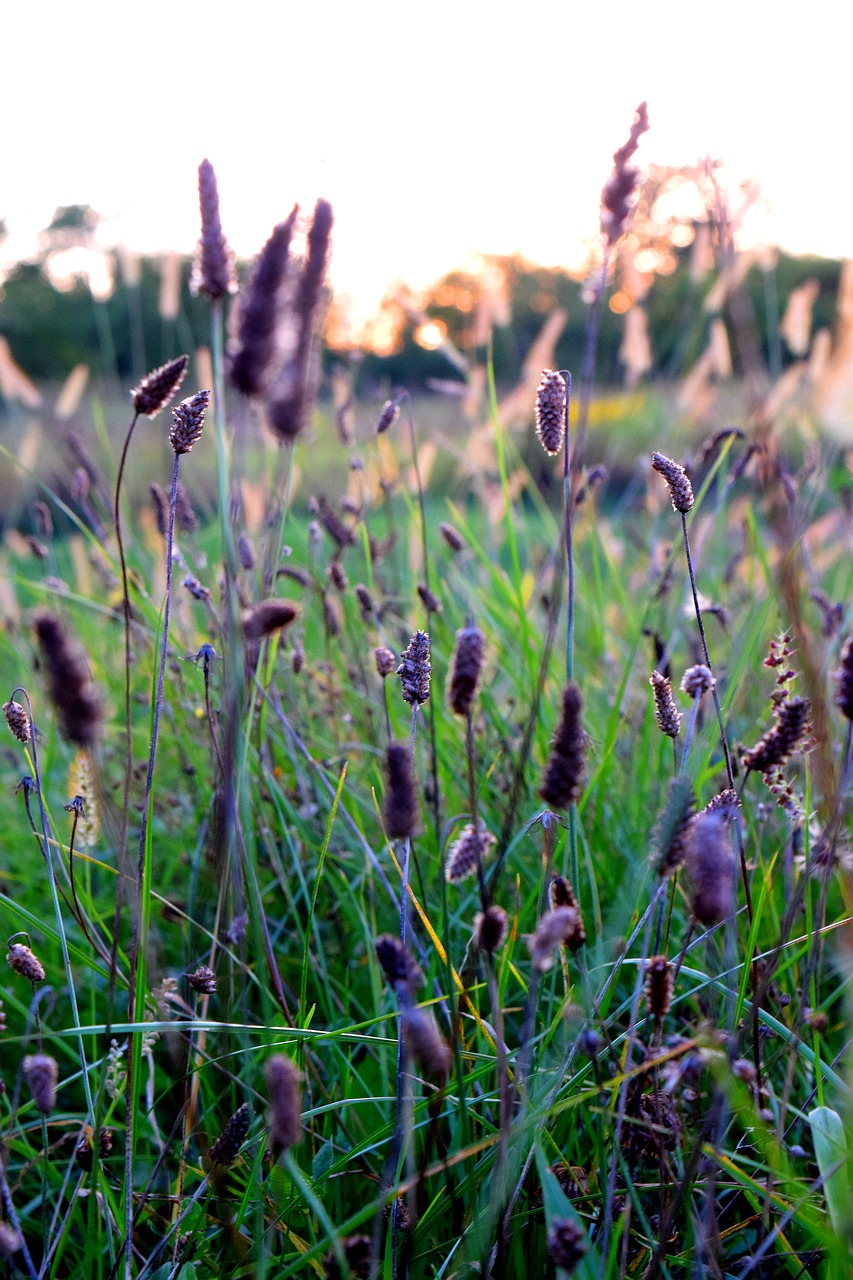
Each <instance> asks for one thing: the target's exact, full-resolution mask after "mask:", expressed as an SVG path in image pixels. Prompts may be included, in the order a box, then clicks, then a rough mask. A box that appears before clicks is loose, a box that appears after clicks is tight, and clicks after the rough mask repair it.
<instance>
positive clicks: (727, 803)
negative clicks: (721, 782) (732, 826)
mask: <svg viewBox="0 0 853 1280" xmlns="http://www.w3.org/2000/svg"><path fill="white" fill-rule="evenodd" d="M739 811H740V800H738V795H737V792H736V791H734V790H733V789H732V788H731V787H725V788H724V789H723V790H722V791H719V792H718V793H717V795H715V796H712V797H711V799H710V800H709V801H708V803H707V804H706V805H705V808H704V809H703V810H702V812H703V813H719V814H720V815H721V817H722V818H723V820H724V821H725V822H731V821H732V819H733V818H735V817H737V815H738V813H739Z"/></svg>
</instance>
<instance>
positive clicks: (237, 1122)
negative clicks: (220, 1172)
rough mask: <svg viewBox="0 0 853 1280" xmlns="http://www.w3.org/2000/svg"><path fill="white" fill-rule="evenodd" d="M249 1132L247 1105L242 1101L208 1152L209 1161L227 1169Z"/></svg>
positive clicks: (235, 1157)
mask: <svg viewBox="0 0 853 1280" xmlns="http://www.w3.org/2000/svg"><path fill="white" fill-rule="evenodd" d="M248 1132H249V1106H248V1103H246V1102H244V1103H243V1105H242V1107H238V1108H237V1110H236V1111H235V1112H234V1114H233V1116H232V1117H231V1119H230V1120H229V1121H228V1123H227V1124H226V1126H225V1128H224V1129H223V1130H222V1132H221V1133H220V1135H219V1137H218V1138H217V1139H216V1141H215V1142H214V1143H213V1145H212V1146H211V1148H210V1151H209V1152H208V1156H209V1158H210V1163H211V1164H212V1165H220V1166H221V1167H222V1168H223V1169H227V1168H228V1166H229V1165H230V1164H233V1163H234V1161H235V1160H236V1159H237V1153H238V1152H239V1150H240V1148H241V1147H242V1145H243V1143H244V1142H245V1140H246V1134H247V1133H248Z"/></svg>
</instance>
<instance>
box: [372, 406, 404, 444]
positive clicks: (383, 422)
mask: <svg viewBox="0 0 853 1280" xmlns="http://www.w3.org/2000/svg"><path fill="white" fill-rule="evenodd" d="M399 416H400V401H399V400H386V401H385V403H384V405H383V406H382V412H381V413H380V415H379V421H378V422H377V424H376V434H377V435H378V436H381V435H384V434H385V432H386V431H390V430H391V428H392V427H393V425H394V423H395V422H396V421H397V419H398V418H399Z"/></svg>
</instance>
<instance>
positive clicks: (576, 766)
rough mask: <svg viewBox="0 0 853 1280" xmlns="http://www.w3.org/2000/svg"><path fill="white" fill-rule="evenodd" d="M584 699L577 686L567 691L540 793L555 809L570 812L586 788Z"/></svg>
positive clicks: (565, 690)
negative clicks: (582, 723)
mask: <svg viewBox="0 0 853 1280" xmlns="http://www.w3.org/2000/svg"><path fill="white" fill-rule="evenodd" d="M582 710H583V699H582V697H581V691H580V689H579V688H578V687H577V685H576V684H572V683H569V684H567V685H566V686H565V688H564V689H563V711H562V715H561V717H560V722H559V724H558V725H557V729H556V732H555V734H554V737H553V739H552V742H551V754H550V755H549V757H548V763H547V765H546V767H545V776H544V778H543V781H542V786H541V787H540V788H539V794H540V796H541V797H542V799H543V800H544V801H545V803H546V804H548V805H550V806H551V807H552V808H553V809H568V808H569V806H570V805H571V804H573V803H574V802H575V801H577V799H578V798H579V796H580V794H581V789H582V787H583V777H584V757H585V755H586V734H585V732H584V730H583V727H582V726H581V711H582Z"/></svg>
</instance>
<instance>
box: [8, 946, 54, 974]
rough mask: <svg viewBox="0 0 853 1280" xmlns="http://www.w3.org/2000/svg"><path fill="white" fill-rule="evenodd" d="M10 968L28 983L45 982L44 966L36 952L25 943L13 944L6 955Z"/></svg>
mask: <svg viewBox="0 0 853 1280" xmlns="http://www.w3.org/2000/svg"><path fill="white" fill-rule="evenodd" d="M6 962H7V964H8V965H9V968H10V969H12V970H13V971H14V972H15V973H17V974H20V976H21V977H22V978H26V979H27V981H28V982H44V978H45V972H44V965H43V964H42V962H41V960H39V958H38V956H37V955H36V954H35V952H34V951H31V950H30V948H29V947H27V946H25V945H24V943H23V942H13V943H12V944H11V946H10V947H9V951H8V953H7V955H6Z"/></svg>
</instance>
